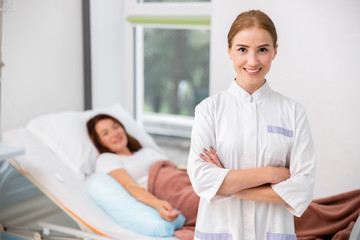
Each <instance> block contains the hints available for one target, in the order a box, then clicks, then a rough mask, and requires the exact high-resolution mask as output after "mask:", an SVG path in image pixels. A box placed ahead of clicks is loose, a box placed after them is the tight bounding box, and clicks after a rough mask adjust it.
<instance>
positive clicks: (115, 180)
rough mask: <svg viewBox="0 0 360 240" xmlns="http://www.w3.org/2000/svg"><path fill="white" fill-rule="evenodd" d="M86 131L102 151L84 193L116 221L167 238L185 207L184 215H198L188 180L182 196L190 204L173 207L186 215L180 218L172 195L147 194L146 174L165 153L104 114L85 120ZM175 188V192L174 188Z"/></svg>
mask: <svg viewBox="0 0 360 240" xmlns="http://www.w3.org/2000/svg"><path fill="white" fill-rule="evenodd" d="M87 130H88V134H89V136H90V139H91V140H92V142H93V144H94V145H95V147H96V148H97V150H98V151H99V153H100V156H99V157H98V159H97V161H96V167H95V174H93V176H91V177H89V178H88V179H87V191H88V194H89V195H90V196H91V198H92V199H94V200H95V201H96V202H97V203H98V204H99V205H100V206H101V207H102V208H103V209H104V210H105V211H106V212H108V214H110V215H111V216H112V217H113V219H114V220H115V221H117V222H118V223H119V224H121V225H123V226H124V227H126V228H129V229H130V230H133V231H136V232H138V233H142V234H145V235H149V236H158V237H165V236H171V235H173V234H174V230H176V229H179V228H181V227H182V226H183V225H184V224H185V217H186V215H188V214H186V213H187V212H189V208H190V209H192V213H190V216H188V217H189V218H192V216H194V213H195V215H196V212H197V204H195V206H196V209H194V206H193V205H194V201H195V203H196V202H197V201H198V196H197V195H196V194H195V193H194V192H193V190H192V188H191V185H190V181H186V179H185V184H186V185H187V186H186V187H187V188H188V189H191V191H186V192H184V194H185V195H186V197H187V198H189V197H190V198H192V199H193V201H189V202H188V203H189V204H190V206H189V205H187V204H186V202H185V203H182V204H180V205H179V204H177V207H180V208H184V211H185V214H184V215H185V217H184V215H183V214H181V213H182V210H183V209H175V208H174V206H172V204H171V202H172V201H174V198H173V197H172V194H171V193H169V192H168V193H167V194H161V198H159V197H158V196H156V195H155V193H156V192H155V191H153V193H151V192H150V191H148V174H149V171H150V169H151V167H152V166H153V165H154V164H155V163H157V162H159V161H162V160H165V159H166V157H165V156H164V155H163V154H161V153H159V152H158V151H156V150H154V149H151V148H144V147H142V145H141V144H140V142H139V141H138V140H137V139H136V138H134V137H132V136H131V135H129V134H128V133H127V132H126V130H125V127H124V125H123V124H122V123H121V122H120V121H119V120H118V119H116V118H115V117H113V116H111V115H108V114H98V115H96V116H94V117H92V118H91V119H90V120H89V121H88V122H87ZM172 171H178V172H179V173H175V175H177V176H179V174H180V175H181V176H180V178H188V177H187V175H186V172H183V171H181V170H177V169H176V168H172ZM180 172H181V173H180ZM160 177H161V176H160ZM178 182H179V184H182V186H179V187H180V188H184V186H183V185H184V181H178ZM153 183H154V181H153V180H152V184H153ZM173 188H174V189H176V186H174V187H173ZM151 189H154V187H151ZM160 192H161V191H160ZM140 202H141V203H140ZM129 218H131V219H134V221H130V220H129ZM188 222H189V221H188Z"/></svg>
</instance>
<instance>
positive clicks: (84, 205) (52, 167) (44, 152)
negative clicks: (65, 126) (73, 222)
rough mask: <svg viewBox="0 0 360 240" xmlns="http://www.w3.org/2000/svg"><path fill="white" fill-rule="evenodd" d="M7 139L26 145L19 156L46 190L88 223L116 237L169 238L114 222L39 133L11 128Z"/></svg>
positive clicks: (4, 139)
mask: <svg viewBox="0 0 360 240" xmlns="http://www.w3.org/2000/svg"><path fill="white" fill-rule="evenodd" d="M3 141H4V142H6V143H9V144H13V145H20V146H23V147H24V148H25V151H26V153H25V155H23V156H20V157H16V158H15V160H16V162H18V163H19V164H20V166H21V168H22V169H23V170H24V171H26V172H27V173H28V174H29V175H30V176H31V177H32V178H34V179H35V180H36V181H37V182H38V183H40V185H41V186H42V187H43V188H44V190H45V191H47V192H49V193H50V194H51V195H52V196H53V197H54V198H55V199H56V200H57V202H58V203H61V205H62V206H64V207H65V208H66V209H68V210H70V211H71V212H72V213H71V215H72V216H75V217H76V218H77V219H81V221H82V222H85V223H86V224H87V225H88V226H90V227H91V228H93V229H95V230H96V231H98V232H100V233H103V234H105V235H107V236H109V237H111V238H112V239H139V240H140V239H141V240H146V239H149V240H151V239H167V240H175V239H178V238H176V237H170V238H153V237H147V236H144V235H139V234H136V233H133V232H131V231H129V230H127V229H125V228H123V227H121V226H120V225H118V224H117V223H116V222H114V221H113V220H112V219H111V218H110V217H109V216H108V215H107V214H106V213H105V212H104V211H103V210H102V209H101V208H100V207H98V206H97V205H96V204H95V203H94V202H93V201H92V200H91V199H90V198H89V197H88V196H87V194H86V193H85V189H84V180H81V179H79V178H78V177H77V176H75V174H74V172H73V171H71V170H70V169H68V167H67V166H66V165H64V164H63V163H62V161H60V159H59V157H58V156H57V155H56V154H54V153H53V152H51V150H50V149H49V148H48V147H47V146H46V145H44V144H43V143H42V142H41V141H40V140H39V139H38V138H37V137H36V136H34V135H33V134H32V133H31V132H29V131H28V130H27V129H25V128H21V129H15V130H11V131H7V132H5V133H4V135H3Z"/></svg>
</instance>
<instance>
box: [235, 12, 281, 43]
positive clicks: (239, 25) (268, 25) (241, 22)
mask: <svg viewBox="0 0 360 240" xmlns="http://www.w3.org/2000/svg"><path fill="white" fill-rule="evenodd" d="M252 27H258V28H262V29H264V30H266V31H268V32H269V33H270V35H271V37H272V39H273V44H274V47H276V44H277V33H276V28H275V25H274V23H273V21H272V20H271V19H270V17H269V16H268V15H266V14H265V13H264V12H262V11H260V10H250V11H247V12H243V13H240V14H239V15H238V16H237V18H236V19H235V21H234V22H233V23H232V25H231V27H230V30H229V33H228V46H229V48H231V46H232V40H233V38H234V36H235V35H236V34H237V33H238V32H240V31H241V30H244V29H246V28H252Z"/></svg>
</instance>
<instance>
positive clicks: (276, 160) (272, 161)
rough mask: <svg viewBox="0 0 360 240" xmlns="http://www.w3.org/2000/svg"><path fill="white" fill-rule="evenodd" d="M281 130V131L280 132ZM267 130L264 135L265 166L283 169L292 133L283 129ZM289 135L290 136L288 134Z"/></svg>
mask: <svg viewBox="0 0 360 240" xmlns="http://www.w3.org/2000/svg"><path fill="white" fill-rule="evenodd" d="M279 129H280V130H281V129H283V130H282V131H280V130H279ZM279 129H278V128H275V129H274V128H268V132H267V135H266V147H265V149H266V150H265V153H266V156H265V157H266V158H267V159H268V161H269V162H268V163H267V164H266V165H269V166H274V167H285V166H287V164H286V159H287V156H288V154H289V153H290V148H291V143H292V141H293V138H292V131H291V132H289V131H290V130H286V129H284V128H279ZM290 133H291V134H290Z"/></svg>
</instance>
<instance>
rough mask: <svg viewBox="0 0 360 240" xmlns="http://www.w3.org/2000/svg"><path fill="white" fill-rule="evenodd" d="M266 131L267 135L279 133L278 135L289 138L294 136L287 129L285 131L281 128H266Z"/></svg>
mask: <svg viewBox="0 0 360 240" xmlns="http://www.w3.org/2000/svg"><path fill="white" fill-rule="evenodd" d="M267 130H268V132H269V133H279V134H282V135H284V136H287V137H291V138H292V137H293V136H294V133H293V131H292V130H288V129H285V128H282V127H277V126H268V128H267Z"/></svg>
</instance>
